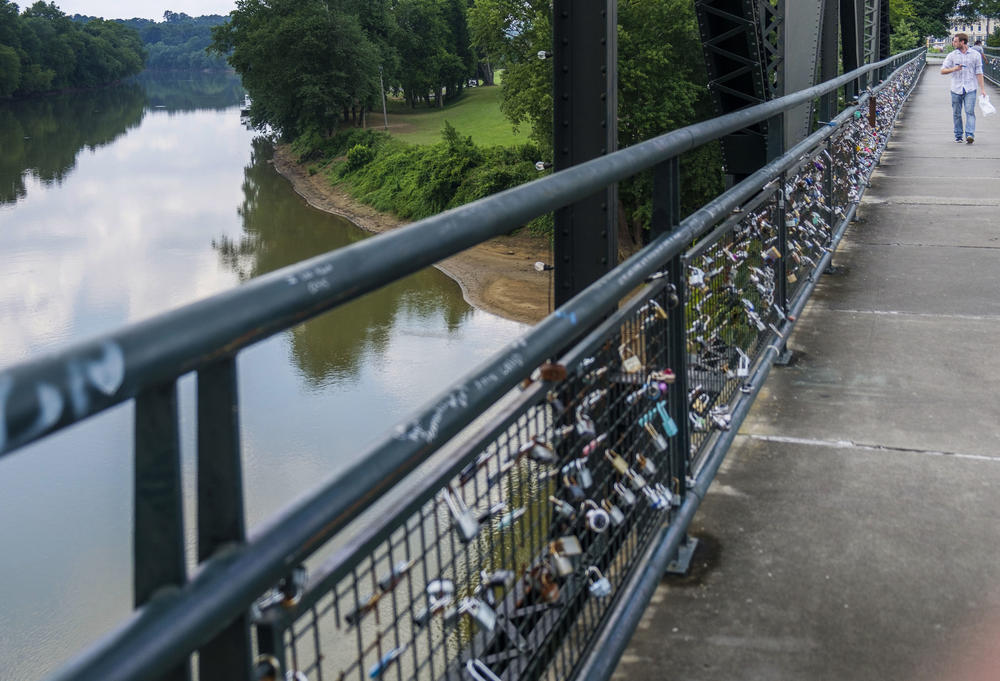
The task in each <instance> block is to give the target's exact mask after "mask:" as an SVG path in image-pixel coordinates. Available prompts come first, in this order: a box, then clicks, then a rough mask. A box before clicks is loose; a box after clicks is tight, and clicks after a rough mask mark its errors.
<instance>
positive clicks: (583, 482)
mask: <svg viewBox="0 0 1000 681" xmlns="http://www.w3.org/2000/svg"><path fill="white" fill-rule="evenodd" d="M562 472H563V475H569V476H572V477H574V478H575V479H576V482H577V484H579V485H580V487H582V488H583V489H590V488H591V487H592V486H593V484H594V476H593V474H591V472H590V469H589V468H587V462H586V461H585V460H584V459H574V460H573V461H570V462H569V463H568V464H566V465H565V466H563V468H562Z"/></svg>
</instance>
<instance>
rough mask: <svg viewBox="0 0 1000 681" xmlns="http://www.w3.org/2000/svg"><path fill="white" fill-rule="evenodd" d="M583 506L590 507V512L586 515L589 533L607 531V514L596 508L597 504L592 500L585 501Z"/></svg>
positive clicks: (608, 517) (608, 521)
mask: <svg viewBox="0 0 1000 681" xmlns="http://www.w3.org/2000/svg"><path fill="white" fill-rule="evenodd" d="M584 504H585V505H587V506H589V507H590V510H589V511H587V513H586V518H587V528H588V529H589V530H590V531H591V532H597V533H598V534H600V533H602V532H605V531H607V529H608V528H609V527H610V526H611V517H610V516H609V515H608V512H607V511H605V510H604V509H603V508H601V507H600V506H598V505H597V502H596V501H594V500H592V499H587V500H586V501H585V502H584Z"/></svg>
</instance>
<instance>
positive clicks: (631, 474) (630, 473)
mask: <svg viewBox="0 0 1000 681" xmlns="http://www.w3.org/2000/svg"><path fill="white" fill-rule="evenodd" d="M625 479H626V480H628V481H629V484H631V485H632V489H634V490H635V491H636V492H638V491H639V490H641V489H642V488H643V487H645V486H646V478H644V477H642V476H641V475H639V474H638V473H636V472H635V471H634V470H632V469H631V468H630V469H628V470H627V471H625Z"/></svg>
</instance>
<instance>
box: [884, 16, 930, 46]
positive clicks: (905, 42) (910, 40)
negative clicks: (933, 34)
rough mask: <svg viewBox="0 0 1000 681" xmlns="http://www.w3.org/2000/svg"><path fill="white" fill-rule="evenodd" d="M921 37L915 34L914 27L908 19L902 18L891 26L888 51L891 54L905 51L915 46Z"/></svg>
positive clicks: (918, 43) (920, 40)
mask: <svg viewBox="0 0 1000 681" xmlns="http://www.w3.org/2000/svg"><path fill="white" fill-rule="evenodd" d="M922 40H923V38H922V37H921V36H919V35H918V34H917V31H916V28H915V27H914V26H913V24H911V23H910V22H909V21H907V20H905V19H902V20H900V22H899V24H897V25H896V26H894V27H893V30H892V34H891V35H890V36H889V51H890V52H891V53H892V54H897V53H899V52H906V51H907V50H912V49H913V48H914V47H917V46H918V45H920V43H921V42H922Z"/></svg>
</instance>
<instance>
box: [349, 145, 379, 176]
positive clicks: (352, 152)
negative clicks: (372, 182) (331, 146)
mask: <svg viewBox="0 0 1000 681" xmlns="http://www.w3.org/2000/svg"><path fill="white" fill-rule="evenodd" d="M374 158H375V150H374V149H372V148H371V147H366V146H365V145H363V144H355V145H354V146H353V147H351V148H350V149H349V150H348V151H347V163H346V164H345V165H344V171H345V172H348V173H349V172H353V171H355V170H360V169H361V167H362V166H366V165H368V164H369V163H371V161H372V160H373V159H374Z"/></svg>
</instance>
